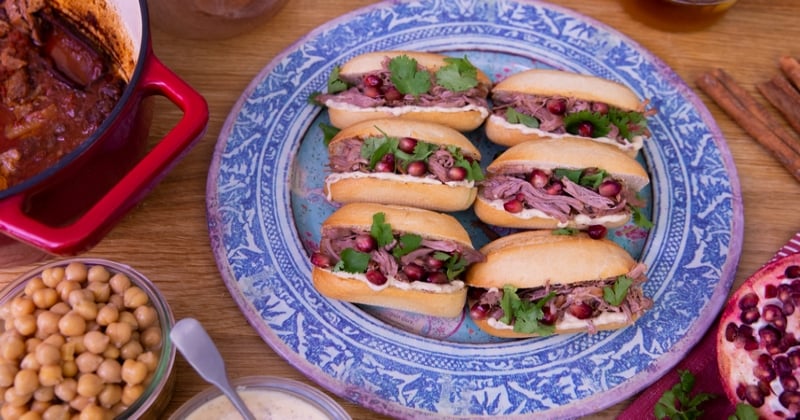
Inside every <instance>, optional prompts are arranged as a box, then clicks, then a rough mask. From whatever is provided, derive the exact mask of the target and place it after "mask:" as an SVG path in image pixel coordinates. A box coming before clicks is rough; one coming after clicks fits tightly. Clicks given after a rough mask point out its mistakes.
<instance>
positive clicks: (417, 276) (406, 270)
mask: <svg viewBox="0 0 800 420" xmlns="http://www.w3.org/2000/svg"><path fill="white" fill-rule="evenodd" d="M403 274H405V275H406V277H408V280H410V281H419V280H422V277H423V276H424V275H425V269H423V268H422V267H420V266H419V265H417V264H408V265H406V266H404V267H403Z"/></svg>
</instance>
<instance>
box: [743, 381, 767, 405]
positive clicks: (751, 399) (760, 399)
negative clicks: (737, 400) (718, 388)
mask: <svg viewBox="0 0 800 420" xmlns="http://www.w3.org/2000/svg"><path fill="white" fill-rule="evenodd" d="M744 399H745V400H746V401H747V403H748V404H750V405H752V406H753V407H761V406H762V405H764V394H762V393H761V390H760V389H759V388H758V386H757V385H747V386H746V387H745V389H744Z"/></svg>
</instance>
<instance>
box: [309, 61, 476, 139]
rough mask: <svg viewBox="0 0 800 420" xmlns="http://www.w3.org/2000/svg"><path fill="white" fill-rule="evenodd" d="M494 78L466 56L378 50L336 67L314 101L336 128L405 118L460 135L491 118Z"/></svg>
mask: <svg viewBox="0 0 800 420" xmlns="http://www.w3.org/2000/svg"><path fill="white" fill-rule="evenodd" d="M490 88H491V81H490V80H489V77H488V76H487V75H486V74H485V73H484V72H483V71H481V70H480V69H478V68H476V67H475V66H474V65H473V64H472V63H470V62H469V60H468V59H467V57H448V56H445V55H441V54H435V53H427V52H419V51H378V52H371V53H366V54H362V55H359V56H356V57H354V58H352V59H351V60H349V61H347V62H346V63H344V64H343V65H342V66H341V67H336V68H334V70H333V72H332V73H331V75H330V77H329V79H328V90H327V93H323V94H319V95H317V96H316V97H315V98H314V99H315V101H316V102H317V103H318V104H320V105H323V106H325V107H327V108H328V116H329V118H330V121H331V124H332V125H333V126H334V127H336V128H340V129H341V128H345V127H347V126H350V125H352V124H355V123H357V122H360V121H365V120H371V119H377V118H401V119H413V120H420V121H429V122H435V123H439V124H443V125H446V126H449V127H452V128H454V129H456V130H459V131H471V130H474V129H476V128H478V127H479V126H480V125H481V124H483V121H484V120H485V119H486V118H487V117H488V116H489V109H490V108H489V103H488V99H487V98H488V95H489V89H490Z"/></svg>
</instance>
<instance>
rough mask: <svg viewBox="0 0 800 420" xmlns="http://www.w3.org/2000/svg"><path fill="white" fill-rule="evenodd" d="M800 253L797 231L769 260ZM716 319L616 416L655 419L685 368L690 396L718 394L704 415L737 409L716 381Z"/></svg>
mask: <svg viewBox="0 0 800 420" xmlns="http://www.w3.org/2000/svg"><path fill="white" fill-rule="evenodd" d="M798 252H800V232H798V233H796V234H795V235H794V236H793V237H792V238H791V239H790V240H789V241H788V242H787V243H786V245H784V246H783V248H781V249H780V250H779V251H778V252H777V253H776V254H775V256H774V257H772V260H775V259H777V258H781V257H784V256H787V255H790V254H795V253H798ZM716 331H717V322H715V323H714V324H713V325H712V326H711V328H709V330H708V332H707V333H706V335H705V337H703V339H702V340H700V342H699V343H697V345H695V347H694V348H692V350H691V351H690V352H689V354H687V355H686V357H685V358H684V359H683V360H682V361H680V362H679V363H678V365H677V366H675V367H674V368H673V369H672V370H670V371H669V372H667V374H666V375H664V376H663V377H661V379H659V380H658V381H656V382H655V383H654V384H653V385H651V386H650V387H648V388H647V389H646V390H644V391H643V392H642V393H641V394H640V395H639V396H638V397H637V398H636V399H635V400H634V401H633V403H631V405H630V406H628V407H627V408H626V409H625V410H624V411H623V412H622V413H620V415H619V417H618V418H619V419H622V420H625V419H636V420H652V419H655V415H654V414H653V407H654V406H655V405H656V402H658V400H659V398H661V396H662V395H663V394H664V392H665V391H667V390H668V389H670V388H672V387H673V386H674V385H675V384H677V383H678V382H680V377H679V375H678V371H681V370H688V371H690V372H692V374H693V375H694V377H695V384H694V388H692V395H694V394H695V393H698V392H708V393H712V394H716V395H718V397H717V398H714V399H712V400H709V401H707V402H705V403H703V405H702V406H701V407H702V408H703V418H707V419H726V418H728V416H730V415H731V414H733V413H734V412H735V411H736V407H735V406H734V405H733V404H731V403H730V402H728V399H727V398H726V397H725V391H723V390H722V384H721V383H720V381H719V371H718V370H717V349H716V339H715V338H716Z"/></svg>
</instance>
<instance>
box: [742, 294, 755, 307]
mask: <svg viewBox="0 0 800 420" xmlns="http://www.w3.org/2000/svg"><path fill="white" fill-rule="evenodd" d="M756 305H758V295H757V294H755V293H748V294H746V295H744V296H742V298H741V299H739V308H740V309H741V310H746V309H750V308H755V307H756Z"/></svg>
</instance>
